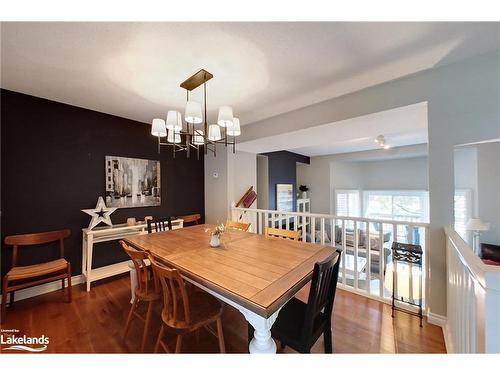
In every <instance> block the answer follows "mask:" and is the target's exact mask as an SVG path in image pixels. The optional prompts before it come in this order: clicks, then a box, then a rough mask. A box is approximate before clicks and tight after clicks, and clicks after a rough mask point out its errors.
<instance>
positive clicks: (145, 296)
mask: <svg viewBox="0 0 500 375" xmlns="http://www.w3.org/2000/svg"><path fill="white" fill-rule="evenodd" d="M135 295H136V296H137V297H139V299H140V300H142V301H154V300H157V299H160V296H161V291H160V290H158V291H156V290H155V282H154V280H153V279H150V280H148V292H147V293H146V291H145V290H139V288H136V289H135Z"/></svg>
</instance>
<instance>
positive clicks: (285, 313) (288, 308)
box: [271, 298, 324, 348]
mask: <svg viewBox="0 0 500 375" xmlns="http://www.w3.org/2000/svg"><path fill="white" fill-rule="evenodd" d="M306 309H307V304H306V303H304V302H302V301H301V300H299V299H297V298H292V299H291V300H290V301H288V302H287V303H286V304H285V306H283V308H282V309H281V311H280V313H279V314H278V319H276V322H275V323H274V325H273V327H272V328H271V333H272V336H273V337H274V338H276V339H278V340H280V341H285V342H286V343H287V345H289V346H291V347H293V348H297V347H300V346H302V344H303V342H302V341H303V340H302V337H301V335H302V328H303V326H302V324H297V322H303V321H304V319H305V316H306ZM323 326H324V319H323V313H320V314H318V316H317V317H316V319H315V320H314V324H313V330H312V337H313V342H315V341H316V340H317V338H318V337H319V336H320V335H321V334H322V333H323Z"/></svg>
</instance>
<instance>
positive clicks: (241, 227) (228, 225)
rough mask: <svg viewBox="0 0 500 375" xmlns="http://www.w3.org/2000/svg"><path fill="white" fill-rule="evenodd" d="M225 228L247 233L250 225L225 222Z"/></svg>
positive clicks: (230, 221)
mask: <svg viewBox="0 0 500 375" xmlns="http://www.w3.org/2000/svg"><path fill="white" fill-rule="evenodd" d="M226 228H230V229H236V230H241V231H243V232H248V229H250V223H240V222H238V221H232V220H226Z"/></svg>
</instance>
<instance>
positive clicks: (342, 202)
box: [335, 190, 361, 217]
mask: <svg viewBox="0 0 500 375" xmlns="http://www.w3.org/2000/svg"><path fill="white" fill-rule="evenodd" d="M359 201H360V199H359V191H358V190H336V192H335V213H336V215H337V216H351V217H359V216H360V214H361V207H360V202H359Z"/></svg>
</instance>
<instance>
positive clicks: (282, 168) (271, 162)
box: [262, 151, 310, 210]
mask: <svg viewBox="0 0 500 375" xmlns="http://www.w3.org/2000/svg"><path fill="white" fill-rule="evenodd" d="M262 155H265V156H267V157H268V172H269V209H270V210H276V184H292V185H293V207H296V205H297V194H296V193H297V191H296V190H297V186H296V185H297V163H304V164H309V163H310V158H309V157H308V156H304V155H300V154H296V153H293V152H289V151H276V152H268V153H265V154H262Z"/></svg>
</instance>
